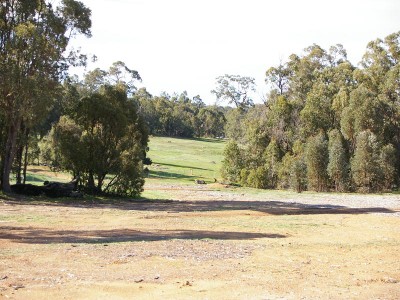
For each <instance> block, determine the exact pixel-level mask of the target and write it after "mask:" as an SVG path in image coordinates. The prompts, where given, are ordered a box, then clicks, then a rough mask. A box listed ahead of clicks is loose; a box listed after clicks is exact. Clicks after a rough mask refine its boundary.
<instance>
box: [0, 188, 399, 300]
mask: <svg viewBox="0 0 400 300" xmlns="http://www.w3.org/2000/svg"><path fill="white" fill-rule="evenodd" d="M147 189H148V190H150V191H153V192H157V193H160V194H163V196H164V197H163V198H164V199H170V200H160V201H137V202H126V201H125V202H119V201H114V202H108V203H105V204H93V203H91V201H86V202H84V203H79V202H76V203H75V202H71V201H70V202H68V203H52V202H45V201H34V202H29V201H26V200H24V201H21V200H12V199H9V198H4V199H1V198H0V298H5V299H7V298H9V299H46V298H48V299H50V298H53V299H126V298H135V299H301V298H303V299H340V298H342V299H343V298H346V299H399V298H400V261H399V259H398V258H399V253H400V218H399V211H400V196H398V195H339V194H312V193H304V194H301V195H298V194H294V193H288V192H276V191H271V192H253V191H248V190H241V189H240V190H231V189H226V188H224V187H218V186H180V185H160V184H152V183H151V182H150V183H148V184H147ZM0 197H1V196H0Z"/></svg>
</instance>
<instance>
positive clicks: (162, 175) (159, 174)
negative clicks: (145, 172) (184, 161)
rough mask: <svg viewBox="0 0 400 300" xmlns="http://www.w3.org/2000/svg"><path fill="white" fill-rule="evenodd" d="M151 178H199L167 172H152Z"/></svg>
mask: <svg viewBox="0 0 400 300" xmlns="http://www.w3.org/2000/svg"><path fill="white" fill-rule="evenodd" d="M149 174H150V176H149V178H166V179H193V180H194V179H195V178H198V177H196V176H191V175H184V174H180V173H173V172H166V171H157V170H150V173H149Z"/></svg>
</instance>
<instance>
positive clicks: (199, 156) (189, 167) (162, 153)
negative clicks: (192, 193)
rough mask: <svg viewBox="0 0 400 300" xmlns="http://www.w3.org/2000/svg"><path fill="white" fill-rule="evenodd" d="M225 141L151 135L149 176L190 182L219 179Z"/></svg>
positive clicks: (175, 181)
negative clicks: (151, 162)
mask: <svg viewBox="0 0 400 300" xmlns="http://www.w3.org/2000/svg"><path fill="white" fill-rule="evenodd" d="M225 144H226V142H225V141H224V140H219V139H176V138H167V137H153V138H151V139H150V144H149V148H150V151H149V152H148V156H149V157H150V158H151V159H152V160H153V164H152V165H151V166H150V167H149V169H150V178H152V179H157V178H158V179H163V182H164V183H165V182H166V181H169V182H174V183H177V182H179V183H182V184H188V183H190V184H192V183H193V181H194V180H195V179H202V180H205V181H207V182H214V178H215V179H219V170H220V168H221V161H222V159H223V156H222V152H223V149H224V147H225Z"/></svg>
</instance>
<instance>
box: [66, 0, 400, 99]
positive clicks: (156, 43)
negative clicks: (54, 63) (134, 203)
mask: <svg viewBox="0 0 400 300" xmlns="http://www.w3.org/2000/svg"><path fill="white" fill-rule="evenodd" d="M80 1H81V2H83V3H84V4H85V5H86V6H87V7H89V8H90V9H91V10H92V37H91V38H90V39H87V38H82V37H77V38H76V39H75V40H74V41H73V42H72V46H73V47H74V48H75V49H76V48H81V50H82V52H84V53H87V54H89V55H93V54H95V55H96V56H97V58H98V60H97V62H96V63H91V64H89V66H88V68H87V70H92V69H94V68H97V67H99V68H102V69H105V70H106V69H108V68H109V67H110V66H111V64H112V63H113V62H116V61H123V62H125V64H126V65H127V66H128V67H129V68H130V69H133V70H136V71H138V72H139V74H140V76H141V77H142V79H143V81H142V82H141V83H138V85H137V86H138V87H143V86H144V87H146V89H147V90H148V91H149V92H150V93H151V94H153V95H160V94H161V93H162V92H166V93H168V94H170V95H172V94H174V93H179V94H180V93H181V92H183V91H187V93H188V95H189V97H194V96H196V95H200V97H201V98H202V99H203V101H204V102H205V103H207V104H214V103H215V101H216V99H215V96H214V95H213V94H211V92H210V91H211V90H212V89H214V88H215V87H216V78H217V77H218V76H222V75H225V74H231V75H241V76H250V77H254V78H255V79H256V83H257V92H256V94H255V95H253V100H254V101H255V102H259V101H260V99H262V97H263V95H265V93H266V92H267V91H268V89H267V86H266V85H265V83H264V79H265V72H266V70H268V69H269V68H270V67H274V66H278V65H279V64H280V63H281V62H283V63H284V62H286V61H287V60H288V57H289V55H290V54H292V53H295V54H297V55H301V54H302V53H303V49H304V48H306V47H308V46H310V45H312V44H317V45H320V46H321V47H322V48H324V49H326V50H328V49H329V47H330V46H332V45H336V44H342V45H343V46H344V48H345V49H346V50H347V53H348V58H349V60H350V61H351V62H352V63H353V64H354V65H357V64H358V63H359V62H360V60H361V59H362V56H363V54H364V53H365V50H366V46H367V44H368V42H369V41H372V40H375V39H377V38H384V37H386V36H387V35H389V34H391V33H394V32H397V31H399V30H400V18H399V16H400V1H399V0H335V1H333V0H279V1H277V0H274V1H270V0H80ZM75 72H76V73H80V72H82V71H77V70H75Z"/></svg>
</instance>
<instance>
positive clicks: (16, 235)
mask: <svg viewBox="0 0 400 300" xmlns="http://www.w3.org/2000/svg"><path fill="white" fill-rule="evenodd" d="M286 237H287V236H286V235H281V234H265V233H248V232H229V231H204V230H157V231H153V232H144V231H138V230H131V229H114V230H62V231H61V230H51V229H48V228H31V227H11V226H0V240H10V241H12V242H15V243H25V244H64V243H72V244H74V243H76V244H78V243H89V244H104V243H107V244H108V243H122V242H142V241H163V240H172V239H181V240H202V239H213V240H254V239H262V238H269V239H276V238H286Z"/></svg>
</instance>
